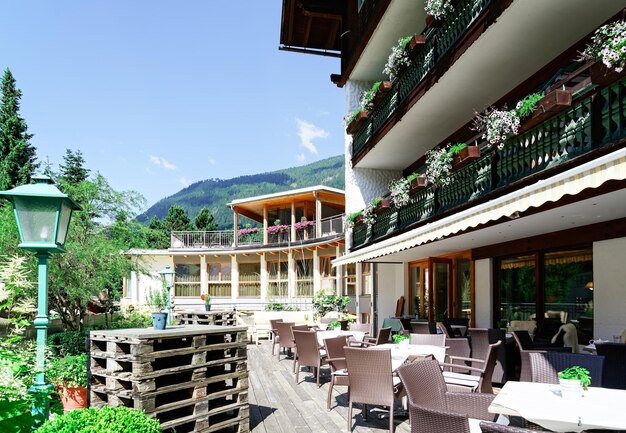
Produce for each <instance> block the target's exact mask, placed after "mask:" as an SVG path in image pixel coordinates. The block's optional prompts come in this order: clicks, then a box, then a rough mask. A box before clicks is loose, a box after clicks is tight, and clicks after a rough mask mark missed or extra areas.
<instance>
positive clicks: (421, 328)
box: [411, 322, 437, 334]
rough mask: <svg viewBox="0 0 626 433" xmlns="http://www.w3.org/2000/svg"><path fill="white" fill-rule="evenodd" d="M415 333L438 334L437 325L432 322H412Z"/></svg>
mask: <svg viewBox="0 0 626 433" xmlns="http://www.w3.org/2000/svg"><path fill="white" fill-rule="evenodd" d="M411 332H412V333H413V334H436V333H437V325H435V324H434V323H432V322H411Z"/></svg>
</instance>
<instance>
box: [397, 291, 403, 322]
mask: <svg viewBox="0 0 626 433" xmlns="http://www.w3.org/2000/svg"><path fill="white" fill-rule="evenodd" d="M403 314H404V296H400V297H399V298H398V301H397V302H396V317H401V316H402V315H403Z"/></svg>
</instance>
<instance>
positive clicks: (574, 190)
mask: <svg viewBox="0 0 626 433" xmlns="http://www.w3.org/2000/svg"><path fill="white" fill-rule="evenodd" d="M624 179H626V149H620V150H617V151H615V152H613V153H610V154H608V155H604V156H601V157H599V158H597V159H594V160H593V161H589V162H587V163H585V164H582V165H580V166H577V167H574V168H572V169H570V170H567V171H565V172H563V173H560V174H557V175H555V176H553V177H550V178H548V179H544V180H540V181H538V182H537V183H534V184H532V185H528V186H526V187H524V188H522V189H519V190H517V191H513V192H511V193H509V194H506V195H504V196H501V197H498V198H495V199H493V200H490V201H488V202H486V203H482V204H480V205H478V206H474V207H471V208H469V209H465V210H464V211H461V212H457V213H454V214H453V215H450V216H448V217H446V218H442V219H440V220H437V221H434V222H432V223H428V224H425V225H423V226H420V227H417V228H415V229H413V230H411V231H408V232H406V233H402V234H400V235H398V236H394V237H392V238H389V239H385V240H383V241H381V242H377V243H375V244H372V245H369V246H367V247H365V248H363V249H360V250H357V251H355V252H352V253H349V254H346V255H344V256H342V257H339V258H337V259H336V260H334V261H333V262H332V265H333V266H339V265H345V264H349V263H357V262H366V261H369V260H372V259H375V258H377V257H382V256H386V255H389V254H393V253H397V252H399V251H403V250H406V249H409V248H413V247H416V246H418V245H422V244H425V243H428V242H432V241H436V240H439V239H443V238H445V237H449V236H451V235H454V234H457V233H460V232H463V231H464V230H467V229H469V228H474V227H477V226H479V225H482V224H486V223H488V222H491V221H497V220H499V219H500V218H502V217H506V216H511V215H513V214H515V213H516V212H524V211H525V210H527V209H529V208H531V207H539V206H541V205H543V204H545V203H548V202H556V201H557V200H559V199H561V198H562V197H564V196H565V195H576V194H578V193H580V192H582V191H583V190H584V189H587V188H598V187H599V186H601V185H602V184H604V183H605V182H607V181H610V180H624Z"/></svg>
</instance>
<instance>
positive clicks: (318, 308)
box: [313, 290, 350, 317]
mask: <svg viewBox="0 0 626 433" xmlns="http://www.w3.org/2000/svg"><path fill="white" fill-rule="evenodd" d="M349 303H350V297H349V296H340V295H337V294H335V293H330V294H327V293H325V292H324V291H323V290H320V291H319V292H317V293H316V294H315V295H314V296H313V310H314V311H315V315H316V316H318V317H324V316H325V315H326V313H328V312H331V311H337V312H339V313H341V312H343V311H344V310H345V308H346V306H347V305H348V304H349Z"/></svg>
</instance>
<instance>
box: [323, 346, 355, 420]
mask: <svg viewBox="0 0 626 433" xmlns="http://www.w3.org/2000/svg"><path fill="white" fill-rule="evenodd" d="M347 345H348V337H347V336H345V335H340V336H338V337H332V338H326V339H325V340H324V346H325V347H326V356H327V357H328V358H327V360H328V364H329V365H330V371H331V376H330V385H329V386H328V398H327V402H326V407H327V409H328V410H330V400H331V399H332V395H333V388H334V386H335V385H340V386H349V385H350V378H349V377H348V372H347V371H346V368H347V367H348V364H347V363H346V352H345V350H344V347H346V346H347Z"/></svg>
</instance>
